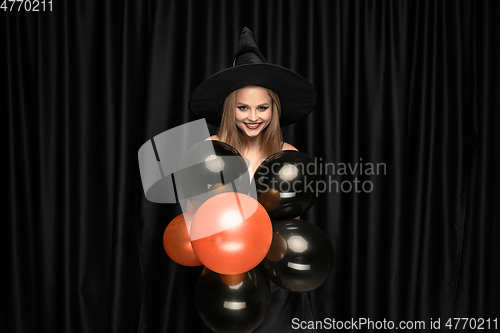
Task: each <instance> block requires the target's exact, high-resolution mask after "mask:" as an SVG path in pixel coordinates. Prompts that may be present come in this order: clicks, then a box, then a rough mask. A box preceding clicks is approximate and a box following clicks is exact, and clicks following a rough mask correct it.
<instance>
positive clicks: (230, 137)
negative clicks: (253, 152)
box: [217, 88, 282, 156]
mask: <svg viewBox="0 0 500 333" xmlns="http://www.w3.org/2000/svg"><path fill="white" fill-rule="evenodd" d="M264 89H266V91H267V93H268V94H269V97H271V104H272V105H271V108H272V115H271V121H270V122H269V125H267V126H266V128H264V129H263V130H262V132H261V133H260V134H259V135H261V141H260V144H261V149H262V151H263V152H264V154H265V155H266V156H269V155H271V154H274V153H276V152H279V151H281V145H282V135H281V127H280V117H281V103H280V99H279V97H278V94H276V93H275V92H274V91H272V90H270V89H267V88H264ZM238 91H239V89H237V90H235V91H233V92H232V93H230V94H229V95H228V96H227V97H226V100H225V101H224V107H223V112H222V120H221V124H220V127H219V132H218V133H217V134H218V136H219V140H221V141H224V142H226V143H227V144H229V145H231V146H233V147H234V148H236V150H238V151H239V152H240V154H243V153H244V151H245V147H246V145H247V140H248V139H247V136H246V135H245V133H244V132H243V131H242V130H241V129H240V128H239V127H238V126H236V121H235V119H236V96H237V94H238Z"/></svg>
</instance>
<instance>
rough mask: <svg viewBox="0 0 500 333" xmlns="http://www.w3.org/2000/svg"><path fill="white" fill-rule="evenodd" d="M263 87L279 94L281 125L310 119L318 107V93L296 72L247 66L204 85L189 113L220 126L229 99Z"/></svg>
mask: <svg viewBox="0 0 500 333" xmlns="http://www.w3.org/2000/svg"><path fill="white" fill-rule="evenodd" d="M250 85H253V86H260V87H264V88H268V89H271V90H272V91H274V92H275V93H277V94H278V96H279V98H280V102H281V118H280V125H281V126H286V125H290V124H292V123H294V122H296V121H298V120H299V119H302V118H303V117H305V116H307V115H308V114H309V113H310V112H311V111H312V110H313V108H314V105H315V103H316V89H315V88H314V86H313V85H312V84H311V83H310V82H309V81H308V80H307V79H305V78H304V77H302V76H301V75H299V74H297V73H296V72H294V71H292V70H290V69H288V68H285V67H281V66H278V65H274V64H269V63H262V64H246V65H240V66H236V67H231V68H228V69H225V70H223V71H220V72H218V73H216V74H214V75H212V76H211V77H209V78H208V79H206V80H205V81H203V82H202V83H201V84H200V85H199V86H198V87H197V88H196V89H195V91H194V92H193V94H192V95H191V99H190V100H189V104H188V107H189V110H191V112H193V113H194V114H195V115H197V116H199V117H200V118H205V119H206V121H207V122H208V123H209V124H212V125H215V126H219V125H220V121H221V119H222V107H223V105H224V101H225V99H226V97H227V96H228V95H229V94H230V93H231V92H233V91H235V90H237V89H239V88H243V87H246V86H250Z"/></svg>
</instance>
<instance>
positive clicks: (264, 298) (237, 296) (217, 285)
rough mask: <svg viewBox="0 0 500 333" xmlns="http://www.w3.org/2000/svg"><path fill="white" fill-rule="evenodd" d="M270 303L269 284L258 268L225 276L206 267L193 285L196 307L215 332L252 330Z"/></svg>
mask: <svg viewBox="0 0 500 333" xmlns="http://www.w3.org/2000/svg"><path fill="white" fill-rule="evenodd" d="M270 304H271V286H270V283H269V280H268V279H267V277H266V276H265V275H264V273H263V272H262V271H261V270H260V269H253V270H250V271H248V272H246V273H243V274H237V275H231V276H228V275H221V274H218V273H215V272H213V271H211V270H209V269H208V268H205V269H204V270H203V272H202V274H201V276H200V278H199V280H198V284H197V285H196V308H197V309H198V313H199V314H200V317H201V318H202V319H203V321H204V322H205V324H207V326H208V327H210V329H211V330H213V331H214V332H228V333H229V332H230V333H247V332H251V331H253V330H255V329H256V328H257V327H258V326H259V325H260V324H261V323H262V321H263V320H264V317H265V316H266V313H267V310H268V309H269V305H270Z"/></svg>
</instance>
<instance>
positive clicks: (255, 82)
mask: <svg viewBox="0 0 500 333" xmlns="http://www.w3.org/2000/svg"><path fill="white" fill-rule="evenodd" d="M315 101H316V90H315V89H314V86H313V85H312V84H311V83H310V82H309V81H308V80H306V79H305V78H304V77H302V76H300V75H299V74H297V73H296V72H294V71H292V70H290V69H288V68H285V67H281V66H278V65H274V64H270V63H268V62H267V60H266V59H265V58H264V56H263V55H262V53H261V51H260V50H259V48H258V46H257V43H256V41H255V39H254V37H253V34H252V32H251V31H250V30H249V29H248V28H244V29H243V31H242V33H241V36H240V42H239V51H238V52H237V53H236V55H235V57H234V60H233V66H232V67H230V68H228V69H225V70H223V71H220V72H218V73H216V74H214V75H212V76H211V77H209V78H208V79H206V80H205V81H204V82H202V83H201V84H200V85H199V86H198V87H197V88H196V89H195V91H194V92H193V95H192V96H191V99H190V101H189V109H190V110H191V111H192V112H193V113H194V114H196V115H197V116H200V117H201V118H205V119H206V121H207V122H208V123H209V124H212V125H215V126H219V131H218V133H217V135H213V136H212V137H211V139H212V140H219V141H223V142H226V143H227V144H229V145H231V146H233V147H234V148H236V150H238V152H239V153H240V154H241V155H242V156H243V157H244V158H246V159H247V162H249V164H250V165H249V171H250V173H251V175H253V173H254V172H255V170H256V169H257V168H258V166H259V165H260V162H261V161H262V160H263V159H265V158H266V157H268V156H269V155H271V154H273V153H276V152H279V151H282V150H297V149H296V148H295V147H293V146H292V145H290V144H288V143H285V142H283V140H282V135H281V126H286V125H289V124H292V123H294V122H296V121H298V120H300V119H302V118H303V117H305V116H306V115H308V114H309V113H310V112H311V111H312V109H313V107H314V104H315Z"/></svg>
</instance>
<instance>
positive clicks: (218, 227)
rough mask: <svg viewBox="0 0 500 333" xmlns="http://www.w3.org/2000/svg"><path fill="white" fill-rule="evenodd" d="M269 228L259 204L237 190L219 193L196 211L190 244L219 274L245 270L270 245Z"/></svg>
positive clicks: (256, 263)
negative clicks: (236, 191)
mask: <svg viewBox="0 0 500 333" xmlns="http://www.w3.org/2000/svg"><path fill="white" fill-rule="evenodd" d="M272 237H273V228H272V224H271V219H270V218H269V215H268V214H267V212H266V210H265V209H264V207H262V205H261V204H260V203H259V202H258V201H257V200H255V199H253V198H252V197H250V196H248V195H245V194H241V193H235V192H230V193H222V194H218V195H216V196H214V197H212V198H210V199H208V200H207V201H206V202H205V203H203V205H201V207H200V208H199V209H198V210H197V211H196V214H195V215H194V218H193V223H192V225H191V244H192V245H193V250H194V252H195V254H196V256H197V257H198V259H199V260H200V261H201V262H202V263H203V265H205V266H206V267H208V268H209V269H210V270H212V271H214V272H217V273H219V274H225V275H234V274H241V273H245V272H247V271H249V270H251V269H252V268H254V267H255V266H257V265H258V264H259V263H260V262H261V261H262V259H264V257H265V256H266V254H267V252H268V251H269V248H270V246H271V241H272Z"/></svg>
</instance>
